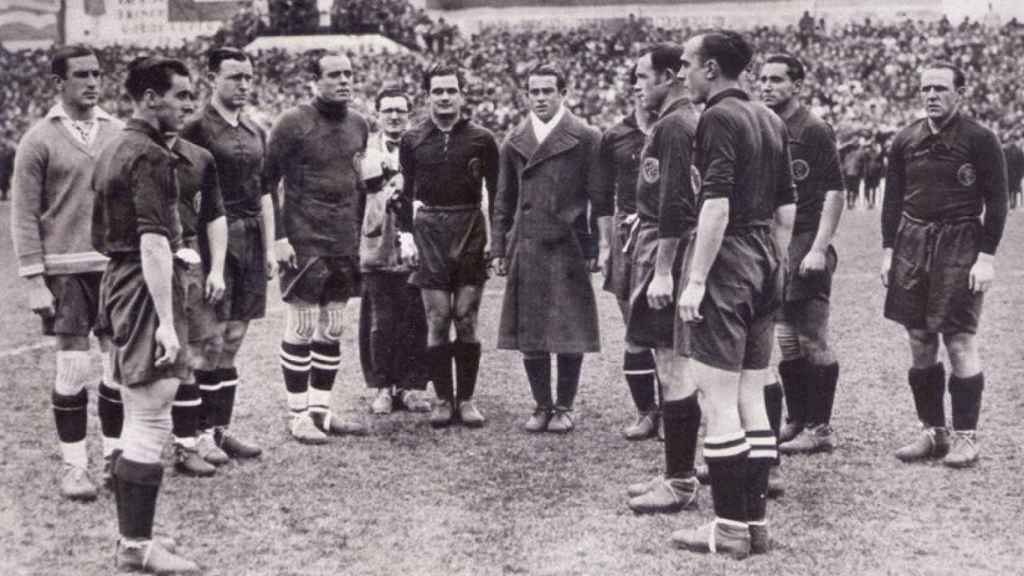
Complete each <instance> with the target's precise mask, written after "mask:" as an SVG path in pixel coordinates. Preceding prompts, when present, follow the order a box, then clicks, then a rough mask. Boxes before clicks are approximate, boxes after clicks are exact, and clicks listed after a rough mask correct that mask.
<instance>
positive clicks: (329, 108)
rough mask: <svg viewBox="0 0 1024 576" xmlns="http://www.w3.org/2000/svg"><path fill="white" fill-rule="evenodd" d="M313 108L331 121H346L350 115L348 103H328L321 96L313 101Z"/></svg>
mask: <svg viewBox="0 0 1024 576" xmlns="http://www.w3.org/2000/svg"><path fill="white" fill-rule="evenodd" d="M313 107H314V108H316V109H317V111H319V112H320V113H321V114H323V115H324V116H326V117H327V118H328V119H330V120H335V121H338V120H344V119H345V115H346V114H348V102H341V103H338V102H328V101H327V100H324V99H323V98H321V97H320V96H317V97H316V98H314V99H313Z"/></svg>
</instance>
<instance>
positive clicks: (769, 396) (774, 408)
mask: <svg viewBox="0 0 1024 576" xmlns="http://www.w3.org/2000/svg"><path fill="white" fill-rule="evenodd" d="M764 408H765V412H767V413H768V426H769V427H770V428H771V429H772V436H773V437H774V438H775V444H776V445H778V443H779V430H780V429H781V428H782V386H781V385H779V384H778V383H775V384H769V385H767V386H765V387H764ZM777 454H778V452H777V451H776V457H775V462H774V463H773V465H774V466H778V465H779V464H780V463H781V461H780V460H779V458H778V456H777Z"/></svg>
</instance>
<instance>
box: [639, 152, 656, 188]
mask: <svg viewBox="0 0 1024 576" xmlns="http://www.w3.org/2000/svg"><path fill="white" fill-rule="evenodd" d="M640 174H641V175H643V178H644V182H647V183H648V184H657V183H658V180H659V179H661V163H659V162H658V159H657V158H654V157H650V156H649V157H647V158H644V161H643V163H641V164H640Z"/></svg>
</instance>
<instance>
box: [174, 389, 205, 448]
mask: <svg viewBox="0 0 1024 576" xmlns="http://www.w3.org/2000/svg"><path fill="white" fill-rule="evenodd" d="M200 402H201V401H200V399H199V386H197V385H196V384H195V383H194V382H189V383H184V382H183V383H181V384H180V385H179V386H178V392H177V393H176V394H175V395H174V404H172V405H171V422H172V428H171V433H172V434H174V436H175V437H176V438H194V437H195V436H196V433H197V432H198V431H199V415H200V413H201V412H202V410H203V406H202V404H201V403H200Z"/></svg>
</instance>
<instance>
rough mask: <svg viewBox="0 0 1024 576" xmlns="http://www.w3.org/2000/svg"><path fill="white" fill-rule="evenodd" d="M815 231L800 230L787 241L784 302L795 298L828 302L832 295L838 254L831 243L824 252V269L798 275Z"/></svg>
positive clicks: (795, 299)
mask: <svg viewBox="0 0 1024 576" xmlns="http://www.w3.org/2000/svg"><path fill="white" fill-rule="evenodd" d="M815 236H816V233H815V232H813V231H811V232H801V233H799V234H794V235H793V239H792V240H791V241H790V243H789V274H787V281H786V302H794V301H797V300H810V299H815V300H823V301H825V302H828V301H829V300H830V299H831V297H832V276H833V275H835V273H836V267H837V266H838V265H839V254H838V253H837V252H836V249H835V248H833V247H832V246H831V245H830V246H829V247H828V251H827V252H826V253H825V271H824V272H821V273H819V274H808V275H807V276H800V274H799V272H800V263H801V262H803V259H804V257H806V256H807V253H808V252H810V251H811V246H813V245H814V237H815Z"/></svg>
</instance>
